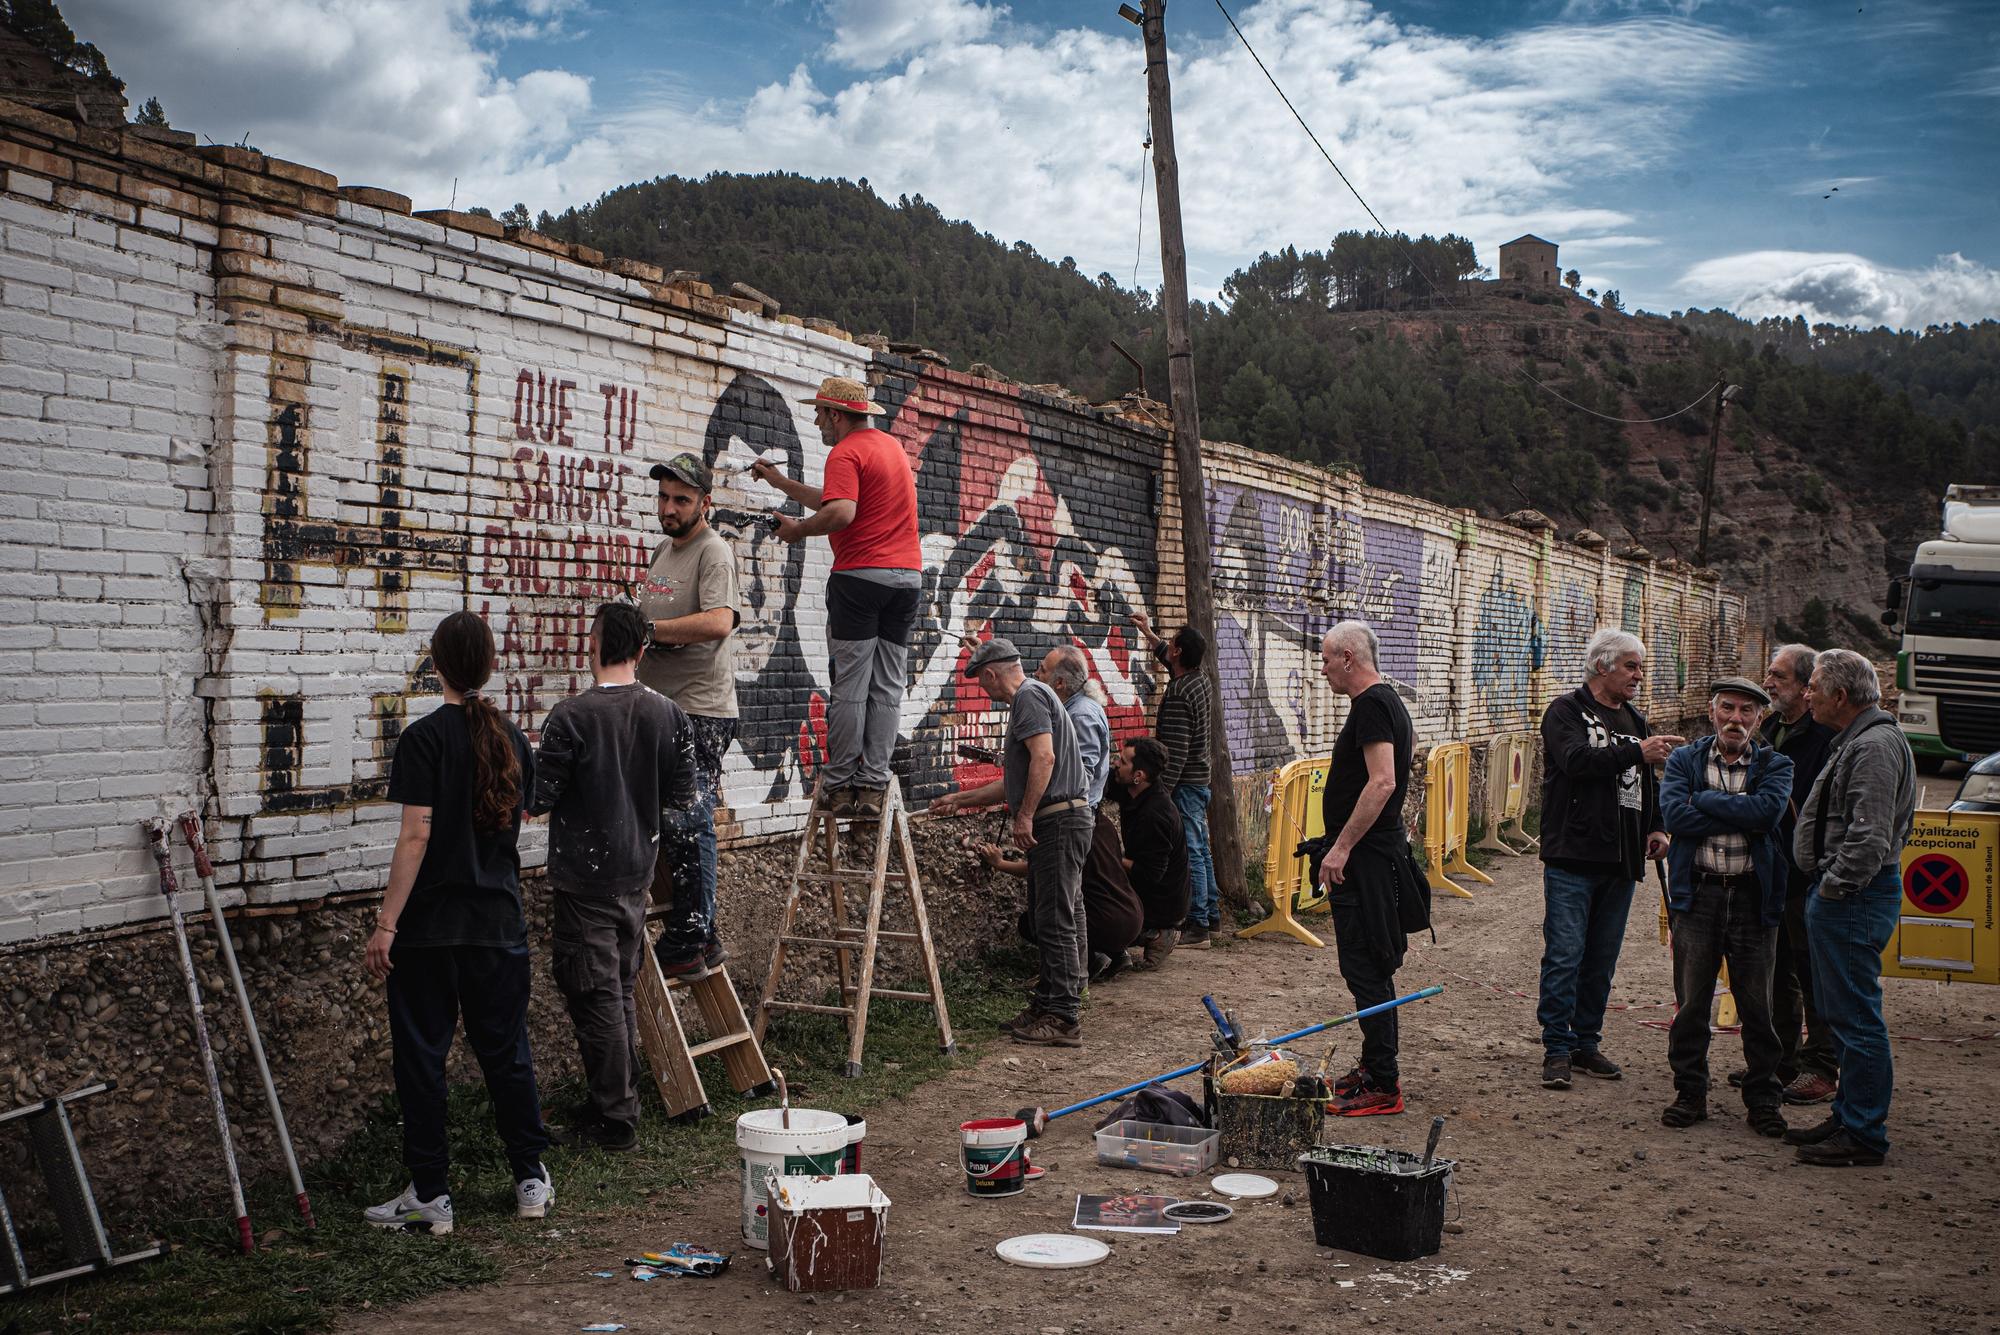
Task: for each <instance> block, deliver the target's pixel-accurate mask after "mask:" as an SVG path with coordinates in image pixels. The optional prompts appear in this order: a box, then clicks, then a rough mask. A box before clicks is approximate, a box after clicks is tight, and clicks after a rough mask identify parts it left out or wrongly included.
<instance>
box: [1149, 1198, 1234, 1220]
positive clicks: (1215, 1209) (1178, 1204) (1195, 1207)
mask: <svg viewBox="0 0 2000 1335" xmlns="http://www.w3.org/2000/svg"><path fill="white" fill-rule="evenodd" d="M1160 1213H1161V1214H1163V1215H1165V1216H1166V1217H1167V1218H1169V1219H1171V1220H1173V1221H1174V1222H1175V1223H1177V1224H1220V1223H1222V1222H1223V1221H1224V1220H1226V1219H1228V1218H1229V1217H1230V1216H1232V1215H1234V1214H1235V1213H1236V1208H1235V1207H1234V1206H1231V1205H1224V1204H1223V1203H1222V1202H1221V1201H1175V1202H1174V1203H1173V1204H1172V1205H1169V1206H1168V1207H1167V1208H1166V1209H1164V1210H1162V1211H1160Z"/></svg>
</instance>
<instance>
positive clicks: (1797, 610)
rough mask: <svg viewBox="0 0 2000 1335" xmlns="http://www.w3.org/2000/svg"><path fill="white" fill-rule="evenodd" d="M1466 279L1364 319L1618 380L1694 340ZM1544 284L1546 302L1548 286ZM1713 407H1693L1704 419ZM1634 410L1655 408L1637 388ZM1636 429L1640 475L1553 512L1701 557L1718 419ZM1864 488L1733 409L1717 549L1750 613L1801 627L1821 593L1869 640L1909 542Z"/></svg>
mask: <svg viewBox="0 0 2000 1335" xmlns="http://www.w3.org/2000/svg"><path fill="white" fill-rule="evenodd" d="M1467 287H1468V289H1469V295H1468V296H1467V297H1465V298H1464V299H1462V300H1460V301H1459V302H1458V308H1457V309H1456V310H1450V311H1425V312H1407V311H1405V312H1375V313H1369V314H1359V315H1356V316H1355V317H1354V323H1355V324H1357V325H1359V324H1375V325H1377V326H1378V327H1379V329H1380V331H1381V333H1382V335H1384V336H1388V337H1400V338H1402V339H1404V340H1406V341H1407V342H1408V343H1409V344H1410V345H1411V346H1412V347H1415V348H1419V349H1422V348H1429V347H1432V346H1434V345H1435V344H1436V342H1437V339H1438V337H1439V334H1440V331H1441V329H1442V327H1443V326H1444V325H1445V324H1447V323H1448V324H1450V325H1451V327H1452V328H1453V330H1454V332H1455V333H1456V335H1457V337H1458V340H1459V341H1460V343H1461V344H1463V346H1464V347H1465V349H1466V351H1467V353H1468V354H1470V355H1471V356H1473V357H1474V358H1476V359H1478V360H1479V361H1480V362H1482V363H1484V364H1486V365H1487V366H1489V367H1500V366H1502V365H1509V366H1526V367H1528V368H1529V369H1530V372H1531V373H1532V374H1533V375H1534V376H1535V377H1536V378H1537V379H1540V380H1543V381H1549V380H1552V379H1553V380H1557V381H1560V380H1561V379H1562V378H1563V366H1564V363H1565V362H1567V361H1568V360H1569V359H1571V358H1576V359H1579V360H1581V361H1582V362H1583V363H1584V364H1585V365H1586V366H1588V367H1590V368H1591V369H1593V370H1594V371H1597V372H1599V373H1600V374H1604V373H1606V372H1608V373H1609V374H1610V375H1611V377H1612V378H1613V379H1614V380H1617V379H1619V378H1620V377H1621V372H1629V373H1630V374H1631V375H1632V376H1633V377H1634V378H1636V377H1637V376H1639V375H1642V374H1643V373H1644V371H1645V369H1646V367H1648V366H1649V365H1652V364H1657V363H1667V362H1675V361H1679V360H1681V359H1684V358H1687V357H1690V356H1691V355H1693V352H1694V346H1695V345H1694V340H1693V338H1692V337H1691V336H1690V335H1689V333H1688V332H1687V331H1686V330H1685V329H1684V328H1682V327H1681V326H1679V325H1676V324H1674V323H1673V322H1672V321H1670V320H1667V319H1665V318H1662V317H1659V316H1652V315H1637V316H1635V315H1627V314H1623V313H1620V312H1615V311H1606V310H1603V309H1601V308H1599V307H1598V306H1596V305H1595V304H1594V303H1591V302H1588V301H1585V300H1584V299H1583V298H1581V297H1577V296H1573V295H1570V294H1567V293H1565V294H1563V299H1562V300H1561V302H1560V303H1557V304H1540V303H1538V302H1536V301H1534V300H1529V299H1525V298H1526V297H1527V296H1528V294H1527V293H1526V292H1525V290H1523V289H1521V288H1520V287H1519V285H1517V284H1508V283H1483V284H1481V283H1475V284H1469V285H1467ZM1537 292H1538V293H1540V294H1543V295H1542V296H1541V302H1542V303H1546V301H1547V297H1546V295H1545V294H1546V292H1547V289H1538V290H1537ZM1614 368H1616V369H1614ZM1551 405H1552V410H1553V411H1558V412H1561V411H1572V410H1569V409H1565V408H1563V407H1562V405H1560V404H1559V403H1555V402H1554V401H1553V400H1552V401H1551ZM1705 411H1706V410H1705V409H1704V410H1701V411H1699V412H1698V413H1697V414H1696V415H1695V417H1694V419H1693V420H1695V421H1698V422H1702V423H1705V422H1706V420H1707V419H1706V416H1705ZM1622 415H1623V416H1625V417H1629V418H1644V417H1650V416H1654V415H1656V414H1654V413H1652V412H1648V411H1646V409H1645V408H1643V407H1642V406H1641V405H1640V404H1639V403H1638V402H1637V401H1636V399H1634V398H1633V397H1632V395H1631V392H1630V390H1629V388H1628V389H1627V390H1626V392H1625V396H1624V406H1623V410H1622ZM1624 436H1625V440H1626V442H1627V444H1628V446H1629V455H1628V459H1627V462H1626V463H1625V465H1624V466H1623V468H1622V469H1620V470H1618V473H1619V474H1622V475H1623V476H1624V477H1626V478H1629V479H1630V481H1631V483H1632V484H1633V485H1631V486H1628V487H1624V488H1619V487H1617V486H1615V485H1608V486H1607V489H1606V490H1607V492H1608V493H1610V495H1609V498H1608V499H1606V500H1604V501H1601V502H1600V503H1599V504H1597V505H1596V506H1595V507H1594V508H1593V509H1592V510H1591V512H1590V513H1589V514H1588V515H1587V516H1576V515H1559V516H1553V518H1554V520H1555V522H1556V526H1557V530H1558V532H1559V533H1560V534H1561V536H1564V537H1568V536H1570V535H1571V534H1572V533H1573V532H1574V531H1575V530H1576V529H1577V528H1579V527H1588V528H1591V529H1595V530H1596V531H1598V532H1599V533H1602V534H1604V535H1605V536H1606V537H1607V538H1608V539H1609V540H1610V545H1611V548H1612V550H1614V551H1616V550H1619V549H1621V548H1624V547H1626V546H1629V545H1638V546H1641V547H1644V548H1646V549H1647V550H1648V551H1650V552H1651V553H1652V554H1653V555H1654V556H1655V557H1657V558H1662V559H1665V558H1675V559H1679V560H1683V561H1688V562H1691V563H1692V562H1693V561H1694V559H1695V556H1696V552H1697V546H1698V535H1699V533H1700V523H1701V477H1702V469H1703V463H1704V460H1705V457H1706V454H1707V450H1708V433H1707V431H1706V430H1705V429H1703V430H1700V431H1699V433H1698V434H1690V433H1689V432H1688V431H1687V430H1685V429H1683V426H1682V425H1681V424H1679V423H1675V422H1666V423H1652V424H1647V425H1628V426H1626V427H1625V428H1624ZM1611 482H1612V478H1611V477H1607V483H1611ZM1861 499H1864V498H1857V497H1854V496H1852V495H1850V494H1848V493H1847V492H1844V491H1843V490H1842V489H1841V488H1840V487H1839V486H1838V485H1837V484H1836V483H1834V482H1833V481H1831V480H1829V479H1827V478H1825V477H1823V476H1822V475H1821V474H1820V473H1819V472H1818V471H1817V470H1815V469H1814V468H1812V467H1811V465H1810V464H1808V463H1806V462H1805V461H1804V460H1802V459H1801V458H1800V457H1799V455H1798V452H1797V451H1796V450H1794V449H1793V448H1792V447H1791V446H1788V445H1786V444H1784V443H1783V442H1781V441H1779V440H1777V439H1776V438H1775V437H1773V436H1771V435H1770V434H1768V433H1767V432H1763V431H1760V430H1757V429H1755V428H1754V426H1752V425H1751V424H1750V422H1749V419H1748V417H1747V416H1746V415H1744V414H1741V413H1740V412H1739V413H1737V414H1736V415H1735V416H1734V417H1729V416H1725V418H1724V421H1723V433H1722V444H1721V450H1720V453H1719V455H1718V458H1717V461H1716V470H1715V491H1714V509H1713V514H1712V516H1711V519H1710V539H1709V547H1708V561H1707V563H1708V564H1709V565H1710V566H1713V567H1714V568H1715V569H1717V570H1719V571H1720V572H1721V573H1722V577H1723V579H1724V581H1725V582H1726V583H1727V584H1728V585H1729V586H1730V587H1731V588H1733V589H1738V590H1740V591H1741V592H1742V593H1743V595H1744V597H1745V598H1746V599H1747V601H1748V608H1747V614H1748V618H1749V623H1750V625H1751V626H1753V627H1763V628H1765V629H1767V630H1770V629H1773V628H1774V627H1775V626H1776V625H1777V623H1779V622H1783V623H1785V624H1786V625H1787V626H1789V627H1793V628H1798V627H1800V626H1801V625H1802V624H1803V623H1804V622H1805V621H1806V620H1807V619H1808V618H1807V616H1806V611H1805V607H1806V604H1807V603H1808V602H1809V601H1810V600H1812V599H1815V598H1817V599H1818V600H1820V602H1821V603H1823V604H1825V607H1826V610H1827V616H1828V618H1829V623H1830V627H1831V630H1832V633H1833V637H1834V639H1835V640H1837V641H1838V642H1841V643H1850V642H1857V643H1858V640H1859V638H1861V637H1863V634H1864V633H1863V631H1862V629H1861V627H1864V626H1866V627H1872V626H1873V625H1874V623H1875V619H1876V615H1877V613H1878V612H1879V611H1880V610H1881V608H1882V605H1883V592H1884V589H1885V588H1886V586H1887V583H1888V570H1889V566H1890V564H1891V558H1892V557H1895V556H1897V555H1900V553H1891V552H1890V551H1889V550H1888V548H1889V543H1888V542H1887V541H1886V540H1885V538H1884V536H1883V534H1882V531H1881V529H1880V528H1879V527H1878V526H1877V525H1876V523H1875V522H1874V521H1873V520H1871V519H1870V518H1868V517H1867V516H1866V515H1865V514H1863V513H1862V512H1861V510H1860V509H1859V507H1857V504H1856V501H1857V500H1861ZM1517 503H1518V498H1516V497H1512V496H1500V497H1495V498H1493V503H1492V506H1491V509H1492V512H1493V513H1494V514H1500V513H1502V512H1504V511H1506V510H1509V509H1512V508H1514V506H1515V505H1516V504H1517ZM1861 647H1863V648H1867V647H1869V646H1867V645H1861Z"/></svg>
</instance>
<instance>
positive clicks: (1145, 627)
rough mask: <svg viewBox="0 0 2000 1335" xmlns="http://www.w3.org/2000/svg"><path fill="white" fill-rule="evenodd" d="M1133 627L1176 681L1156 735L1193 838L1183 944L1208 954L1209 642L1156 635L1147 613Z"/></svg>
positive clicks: (1167, 780) (1212, 890) (1137, 615)
mask: <svg viewBox="0 0 2000 1335" xmlns="http://www.w3.org/2000/svg"><path fill="white" fill-rule="evenodd" d="M1132 624H1133V625H1134V626H1135V627H1137V628H1138V631H1139V633H1140V634H1141V635H1144V636H1145V637H1146V639H1147V640H1148V641H1149V642H1150V643H1151V644H1152V646H1153V656H1154V657H1155V658H1158V659H1159V660H1160V661H1161V662H1162V663H1164V664H1166V666H1167V675H1168V677H1169V678H1170V680H1169V681H1168V683H1167V693H1166V695H1165V696H1164V697H1162V698H1161V700H1160V713H1159V717H1158V720H1157V722H1156V724H1155V726H1154V729H1153V731H1154V733H1155V734H1156V735H1157V736H1158V737H1159V739H1160V745H1162V746H1164V747H1166V749H1167V768H1166V771H1165V772H1164V773H1162V774H1161V775H1160V787H1162V788H1164V789H1165V790H1166V791H1167V792H1168V793H1169V794H1171V795H1172V797H1173V801H1174V806H1175V807H1176V808H1177V809H1178V810H1179V811H1180V813H1181V831H1182V833H1183V834H1185V835H1186V836H1187V856H1188V915H1187V923H1186V925H1185V926H1184V927H1182V929H1181V936H1180V944H1181V945H1183V946H1190V947H1193V948H1194V949H1196V950H1206V949H1208V938H1209V934H1210V933H1211V932H1213V931H1215V930H1216V928H1218V927H1220V926H1221V925H1222V908H1221V902H1220V900H1221V897H1220V895H1218V894H1217V892H1216V885H1215V858H1214V856H1213V855H1212V854H1211V853H1210V852H1209V847H1208V797H1209V786H1208V785H1209V769H1208V729H1209V718H1210V715H1211V714H1212V712H1213V709H1212V705H1211V701H1210V698H1209V689H1208V677H1207V675H1206V674H1205V673H1203V672H1202V670H1201V664H1202V659H1203V658H1205V657H1206V656H1207V654H1208V641H1207V640H1206V639H1204V638H1203V637H1202V634H1201V632H1200V631H1198V630H1196V629H1195V628H1194V627H1193V626H1182V627H1181V628H1180V629H1179V630H1177V631H1175V632H1174V634H1173V638H1172V639H1162V638H1160V637H1159V636H1158V635H1155V634H1154V633H1153V625H1152V622H1151V621H1149V620H1148V619H1147V617H1146V614H1145V613H1144V612H1134V613H1133V614H1132Z"/></svg>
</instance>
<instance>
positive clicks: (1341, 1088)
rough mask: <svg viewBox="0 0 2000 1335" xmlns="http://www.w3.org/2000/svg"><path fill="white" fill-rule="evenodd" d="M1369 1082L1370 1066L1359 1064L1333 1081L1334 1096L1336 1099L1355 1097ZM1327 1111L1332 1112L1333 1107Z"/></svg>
mask: <svg viewBox="0 0 2000 1335" xmlns="http://www.w3.org/2000/svg"><path fill="white" fill-rule="evenodd" d="M1367 1083H1368V1068H1367V1067H1365V1066H1361V1065H1358V1064H1357V1065H1356V1066H1355V1068H1354V1069H1353V1070H1351V1071H1349V1072H1348V1073H1347V1074H1346V1075H1344V1076H1342V1077H1340V1079H1338V1080H1336V1081H1334V1082H1333V1096H1334V1097H1335V1098H1336V1099H1348V1098H1353V1097H1354V1096H1355V1095H1356V1094H1359V1093H1360V1092H1361V1090H1362V1087H1363V1086H1365V1085H1366V1084H1367ZM1327 1111H1328V1112H1332V1111H1333V1109H1332V1108H1328V1109H1327Z"/></svg>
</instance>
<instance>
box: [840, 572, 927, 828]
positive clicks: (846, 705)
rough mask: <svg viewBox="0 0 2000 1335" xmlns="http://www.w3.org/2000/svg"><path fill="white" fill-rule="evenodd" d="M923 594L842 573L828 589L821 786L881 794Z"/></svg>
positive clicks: (886, 781) (893, 746)
mask: <svg viewBox="0 0 2000 1335" xmlns="http://www.w3.org/2000/svg"><path fill="white" fill-rule="evenodd" d="M919 595H920V590H919V589H918V588H916V587H914V586H911V587H902V586H899V585H893V584H884V583H879V582H877V581H876V580H873V579H870V578H868V577H866V576H862V575H855V574H849V573H846V572H844V571H843V572H839V573H836V574H835V575H833V576H832V577H831V578H830V579H828V580H827V582H826V618H827V640H828V643H829V646H830V647H831V649H832V650H833V692H832V698H831V699H829V700H828V701H827V705H826V750H827V761H826V768H825V769H824V770H823V771H822V775H823V776H824V779H825V782H826V786H827V788H828V789H829V790H831V789H834V788H844V787H850V786H851V787H856V788H871V789H877V790H879V789H883V788H887V787H888V786H889V757H890V755H891V754H892V753H893V752H894V751H895V749H896V733H897V731H898V729H899V728H900V727H901V726H902V714H903V686H904V684H905V682H906V681H907V680H908V677H909V659H910V630H911V628H912V627H913V626H914V625H915V624H916V619H917V603H918V600H919Z"/></svg>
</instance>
